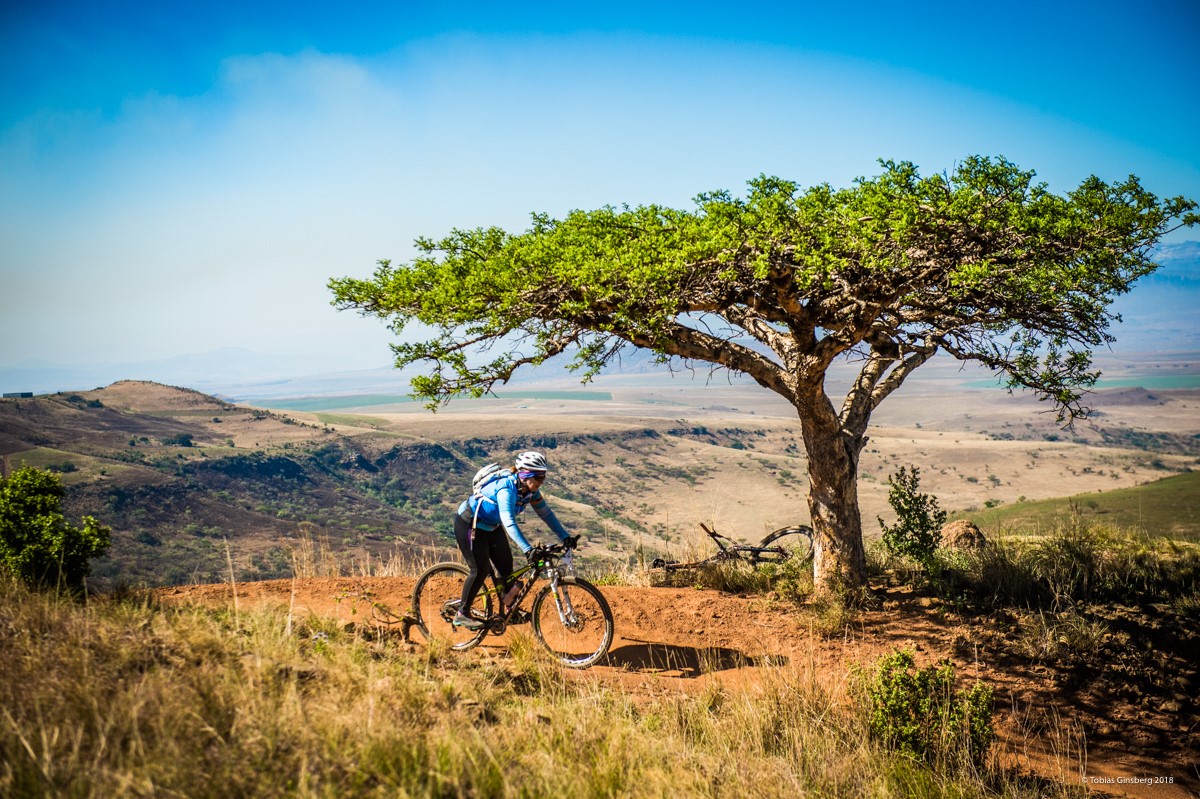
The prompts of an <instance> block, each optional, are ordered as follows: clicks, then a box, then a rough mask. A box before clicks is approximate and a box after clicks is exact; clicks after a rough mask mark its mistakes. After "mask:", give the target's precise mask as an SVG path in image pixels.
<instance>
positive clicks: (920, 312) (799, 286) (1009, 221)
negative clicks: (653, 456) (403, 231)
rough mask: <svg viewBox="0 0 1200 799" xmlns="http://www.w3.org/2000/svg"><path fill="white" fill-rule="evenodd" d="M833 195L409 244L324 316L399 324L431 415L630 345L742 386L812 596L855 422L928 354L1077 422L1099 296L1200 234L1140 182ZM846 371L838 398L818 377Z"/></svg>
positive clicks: (920, 180)
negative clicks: (768, 440)
mask: <svg viewBox="0 0 1200 799" xmlns="http://www.w3.org/2000/svg"><path fill="white" fill-rule="evenodd" d="M881 165H882V173H881V174H879V175H878V176H876V177H872V178H860V179H858V180H856V181H855V182H854V184H853V185H852V186H851V187H849V188H845V189H834V188H832V187H830V186H829V185H818V186H813V187H811V188H808V189H801V188H800V187H799V186H798V185H797V184H796V183H793V182H790V181H787V180H781V179H779V178H775V177H766V176H760V177H759V178H757V179H755V180H752V181H750V182H749V191H748V192H747V194H746V196H745V197H744V198H742V197H736V196H734V195H732V194H731V193H729V192H726V191H718V192H713V193H710V194H702V195H700V196H699V197H698V198H697V199H696V201H695V207H694V208H693V209H691V210H676V209H671V208H664V207H660V206H656V205H650V206H639V207H636V208H630V207H628V206H624V207H622V208H613V207H604V208H600V209H598V210H594V211H573V212H571V213H570V214H568V215H567V216H566V217H565V218H563V219H553V218H551V217H550V216H548V215H544V214H534V215H533V218H532V225H531V227H530V228H529V230H527V231H525V232H523V233H515V234H514V233H508V232H506V231H504V230H501V229H498V228H494V227H493V228H487V229H474V230H457V229H456V230H453V231H451V233H450V234H449V235H448V236H446V237H444V238H442V239H440V240H430V239H418V240H417V242H416V244H417V247H418V248H419V255H418V256H417V257H416V258H415V259H414V260H413V261H412V262H411V263H408V264H401V265H392V264H391V263H390V262H389V261H380V262H379V265H378V269H377V271H376V272H375V274H374V276H373V277H371V278H370V279H366V280H363V279H354V278H342V279H334V280H331V281H330V288H331V290H332V292H333V294H334V304H335V305H336V306H338V307H339V308H343V309H351V308H353V309H358V310H359V311H361V312H362V313H363V314H365V315H374V316H378V317H381V318H383V319H386V320H389V321H390V323H391V328H392V330H393V331H394V332H396V333H397V334H400V333H401V332H402V331H403V330H404V329H405V327H406V326H407V325H408V324H409V323H410V322H418V323H420V324H421V325H423V326H424V327H422V328H421V329H420V332H419V335H421V336H422V337H423V340H419V341H403V340H402V341H400V342H399V343H396V344H394V345H393V346H392V349H393V351H394V353H395V361H396V366H397V367H403V366H406V365H409V364H413V363H417V362H423V363H425V364H426V365H427V367H428V368H427V370H426V373H425V374H423V375H421V376H419V377H417V378H414V379H413V381H412V387H413V390H414V394H415V395H416V396H418V397H421V398H425V399H426V400H428V401H429V403H430V407H431V408H436V407H437V405H439V404H440V403H443V402H445V401H447V400H449V399H450V398H452V397H454V396H462V395H469V396H475V397H478V396H482V395H483V394H485V393H487V392H489V391H490V390H491V389H492V387H493V386H494V385H495V384H496V383H497V382H500V383H503V382H506V381H507V380H508V379H509V378H510V377H511V376H512V374H513V373H514V371H516V370H517V369H518V368H520V367H521V366H524V365H536V364H540V363H542V362H543V361H545V360H546V359H548V358H551V357H553V356H556V355H559V354H561V353H567V354H568V355H573V360H572V361H571V367H572V368H573V369H575V370H578V371H581V372H582V374H583V379H584V380H585V381H586V380H588V379H590V378H591V377H593V376H595V375H596V374H597V372H598V371H599V370H600V369H601V368H603V367H604V365H605V364H607V363H608V362H609V361H611V360H612V359H613V358H615V357H616V356H617V355H618V353H620V352H621V350H622V349H623V348H625V347H628V346H630V345H632V346H635V347H643V348H646V349H649V350H653V351H654V352H656V353H658V354H659V356H660V357H661V358H662V359H663V360H668V359H670V358H681V359H685V360H691V361H705V362H709V363H711V364H714V365H716V366H718V367H724V368H728V369H730V370H733V371H735V372H740V373H744V374H746V375H749V376H750V377H751V378H753V379H754V380H755V381H757V382H758V383H759V384H760V385H762V386H763V387H765V388H768V389H770V390H771V391H774V392H776V393H778V394H780V395H781V396H783V397H785V398H786V399H787V400H788V401H789V402H790V403H791V404H792V405H793V406H794V407H795V409H796V412H797V414H798V415H799V419H800V426H801V431H802V434H803V439H804V445H805V448H806V451H807V455H808V469H809V477H810V483H811V489H810V492H809V496H808V505H809V511H810V513H811V518H812V526H813V529H814V531H815V536H814V537H815V573H816V580H817V584H818V586H820V587H822V588H830V587H833V586H835V585H837V584H843V585H851V586H853V585H861V584H862V583H863V582H865V579H866V575H865V563H864V554H863V542H862V520H861V515H860V512H859V503H858V489H857V474H858V462H859V455H860V453H861V452H862V449H863V446H864V444H865V443H866V440H867V438H866V432H867V425H868V422H869V421H870V418H871V414H872V412H873V411H874V410H875V409H876V408H877V407H878V406H879V404H880V403H881V402H882V401H883V400H884V399H885V398H886V397H887V396H888V395H890V394H891V393H892V392H893V391H895V390H896V389H897V388H899V387H900V385H901V384H902V383H903V382H904V380H905V379H906V378H907V377H908V376H909V375H910V374H912V373H913V370H915V369H917V368H918V367H919V366H921V365H922V364H924V363H925V362H927V361H928V360H929V359H930V358H932V357H933V356H934V354H935V353H938V352H943V353H948V354H949V355H951V356H953V357H955V358H958V359H961V360H963V361H976V362H978V363H980V364H983V365H984V366H986V367H988V368H989V369H991V370H993V371H994V372H996V373H997V374H999V375H1001V376H1002V377H1003V378H1004V379H1005V380H1006V382H1007V385H1008V386H1009V388H1010V390H1011V389H1015V388H1025V389H1029V390H1031V391H1033V392H1034V393H1035V394H1036V395H1037V396H1038V397H1039V398H1041V399H1044V400H1047V401H1049V402H1050V403H1051V404H1052V405H1053V406H1054V408H1055V409H1056V410H1057V412H1058V419H1059V421H1060V422H1065V423H1067V424H1069V423H1070V422H1071V421H1073V420H1074V419H1075V418H1076V417H1078V416H1081V415H1083V414H1085V413H1086V407H1085V406H1084V405H1083V404H1082V399H1083V398H1084V396H1085V394H1086V392H1087V390H1088V388H1089V387H1090V386H1091V385H1092V384H1093V383H1094V382H1095V380H1096V377H1097V375H1098V373H1097V372H1094V371H1092V369H1091V359H1090V351H1091V349H1092V348H1094V347H1096V346H1098V345H1102V344H1106V343H1108V342H1111V341H1112V340H1113V338H1112V336H1111V335H1110V334H1109V333H1108V327H1109V324H1110V322H1111V321H1113V320H1114V319H1115V318H1116V317H1115V316H1114V315H1113V314H1112V312H1111V311H1110V304H1111V302H1112V300H1113V299H1114V298H1115V297H1116V296H1117V295H1118V294H1122V293H1124V292H1126V291H1128V290H1129V289H1130V287H1131V286H1132V284H1133V283H1134V281H1136V280H1137V279H1138V278H1139V277H1141V276H1143V275H1146V274H1148V273H1150V272H1152V271H1153V270H1154V269H1156V268H1157V264H1156V263H1155V262H1154V261H1153V247H1154V246H1155V244H1156V243H1157V242H1158V241H1159V240H1160V239H1161V237H1162V236H1163V235H1165V234H1166V233H1168V232H1170V231H1171V230H1173V229H1175V228H1176V227H1178V226H1182V225H1192V224H1196V222H1197V221H1200V217H1198V216H1197V214H1196V213H1195V208H1196V204H1195V203H1194V202H1192V201H1190V200H1187V199H1184V198H1182V197H1178V198H1173V199H1167V200H1160V199H1159V198H1157V197H1156V196H1155V195H1153V194H1151V193H1150V192H1148V191H1146V190H1145V189H1144V188H1142V186H1141V185H1140V183H1139V181H1138V179H1137V178H1136V177H1133V176H1131V177H1130V178H1129V179H1128V180H1126V181H1125V182H1122V183H1119V184H1109V183H1106V182H1104V181H1102V180H1100V179H1098V178H1095V177H1092V178H1089V179H1087V180H1085V181H1084V182H1083V183H1082V184H1081V185H1080V186H1079V187H1078V188H1077V189H1075V190H1074V191H1071V192H1068V193H1067V194H1066V195H1058V194H1055V193H1053V192H1051V191H1049V190H1048V189H1047V187H1046V185H1045V184H1042V183H1035V182H1034V173H1033V172H1031V171H1023V170H1021V169H1019V168H1018V167H1017V166H1016V165H1014V164H1012V163H1010V162H1008V161H1006V160H1004V159H994V158H987V157H971V158H968V159H966V160H965V161H964V162H963V163H962V164H961V165H959V166H958V167H957V168H956V169H955V170H954V171H953V173H944V174H936V175H933V176H930V177H922V176H921V175H920V174H919V172H918V170H917V168H916V167H915V166H914V165H913V164H911V163H906V162H899V163H898V162H890V161H884V162H881ZM845 360H850V361H853V362H854V363H855V364H856V365H857V368H858V375H857V378H856V379H855V380H854V382H853V384H852V387H851V388H850V389H849V391H848V393H847V394H846V395H845V396H844V397H838V399H840V403H835V401H834V398H833V397H831V396H830V394H829V392H828V389H827V385H826V377H827V375H828V374H829V370H830V367H831V366H833V365H834V364H835V363H837V362H839V361H845Z"/></svg>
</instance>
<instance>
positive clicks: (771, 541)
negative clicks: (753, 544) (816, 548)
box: [752, 524, 813, 563]
mask: <svg viewBox="0 0 1200 799" xmlns="http://www.w3.org/2000/svg"><path fill="white" fill-rule="evenodd" d="M812 535H813V531H812V528H811V527H809V526H807V525H803V524H801V525H799V526H797V527H783V528H781V529H779V530H776V531H775V532H773V533H771V534H770V535H768V536H767V537H766V538H764V539H763V540H762V543H761V544H759V547H760V551H759V552H756V553H755V554H754V555H753V556H752V560H753V561H754V562H755V563H782V562H783V561H785V560H791V559H792V558H799V559H800V560H799V562H800V563H807V562H808V561H810V560H812V556H813V543H812ZM761 550H768V551H765V552H764V551H761Z"/></svg>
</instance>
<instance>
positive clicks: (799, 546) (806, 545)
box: [650, 522, 813, 572]
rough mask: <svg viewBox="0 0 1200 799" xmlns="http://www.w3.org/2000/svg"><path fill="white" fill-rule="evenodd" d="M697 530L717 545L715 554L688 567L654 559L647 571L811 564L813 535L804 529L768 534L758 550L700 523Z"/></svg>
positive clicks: (676, 562) (810, 530)
mask: <svg viewBox="0 0 1200 799" xmlns="http://www.w3.org/2000/svg"><path fill="white" fill-rule="evenodd" d="M700 529H702V530H703V531H704V532H705V533H707V534H708V537H709V538H711V539H712V540H713V543H715V544H716V545H717V551H716V552H715V553H714V554H712V555H711V556H709V557H707V558H704V559H703V560H696V561H691V562H688V563H680V562H679V561H675V560H666V559H664V558H655V559H654V561H652V562H651V564H650V568H652V569H663V570H664V571H668V572H673V571H681V570H684V569H695V568H698V567H700V566H706V565H708V564H711V563H724V562H727V561H734V560H740V561H744V562H746V563H749V564H750V565H752V566H758V565H759V564H760V563H783V562H784V561H787V560H792V559H793V558H799V561H798V562H799V563H801V564H803V563H807V562H808V561H810V560H812V547H813V545H812V535H813V531H812V528H811V527H809V526H807V525H803V524H802V525H799V526H796V527H781V528H780V529H778V530H776V531H775V532H773V533H771V534H769V535H768V536H767V537H766V538H764V539H763V540H762V543H760V544H758V545H757V546H754V545H751V544H740V543H738V542H737V541H734V540H733V539H732V538H729V537H728V536H724V535H721V534H720V533H718V532H717V531H716V530H715V529H711V528H709V526H708V525H706V524H704V523H703V522H701V523H700Z"/></svg>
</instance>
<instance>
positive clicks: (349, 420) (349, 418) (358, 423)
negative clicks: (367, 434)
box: [293, 408, 388, 430]
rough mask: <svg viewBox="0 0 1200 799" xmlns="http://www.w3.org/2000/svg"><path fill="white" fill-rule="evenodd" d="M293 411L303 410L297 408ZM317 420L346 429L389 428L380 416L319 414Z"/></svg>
mask: <svg viewBox="0 0 1200 799" xmlns="http://www.w3.org/2000/svg"><path fill="white" fill-rule="evenodd" d="M293 410H301V409H300V408H295V409H293ZM317 420H318V421H320V422H321V423H322V424H337V425H344V426H346V427H366V428H370V429H373V430H382V429H384V428H385V427H387V426H388V423H387V420H386V419H380V418H379V417H378V416H359V415H356V414H350V413H318V414H317Z"/></svg>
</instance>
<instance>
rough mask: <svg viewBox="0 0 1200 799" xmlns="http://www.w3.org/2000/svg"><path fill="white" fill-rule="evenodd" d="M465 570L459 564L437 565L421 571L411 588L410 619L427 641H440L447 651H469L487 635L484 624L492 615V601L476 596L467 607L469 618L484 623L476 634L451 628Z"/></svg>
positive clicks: (459, 628) (460, 628)
mask: <svg viewBox="0 0 1200 799" xmlns="http://www.w3.org/2000/svg"><path fill="white" fill-rule="evenodd" d="M468 573H469V572H468V570H467V567H466V566H464V565H462V564H461V563H439V564H437V565H435V566H431V567H429V568H428V569H426V570H425V573H424V574H422V575H421V576H420V577H418V578H417V585H416V587H415V588H413V603H412V604H413V615H414V616H416V621H417V629H419V630H420V631H421V634H422V635H424V636H425V639H426V640H428V641H435V640H436V641H441V642H442V643H445V644H448V645H449V646H450V648H451V649H456V650H463V649H470V648H471V647H473V646H475V645H476V644H478V643H479V642H480V641H482V640H483V637H484V636H485V635H487V626H486V623H487V620H488V619H489V618H490V617H491V615H492V597H491V596H490V595H489V594H486V593H484V592H482V591H481V592H480V593H479V595H478V596H477V597H475V604H474V605H472V607H471V617H472V618H475V619H478V620H479V621H482V622H484V624H485V626H483V627H481V628H480V629H478V630H468V629H467V628H465V627H455V626H454V624H453V621H454V616H455V615H456V614H457V613H458V609H459V606H460V605H461V604H462V593H463V583H465V582H466V580H467V574H468Z"/></svg>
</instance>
